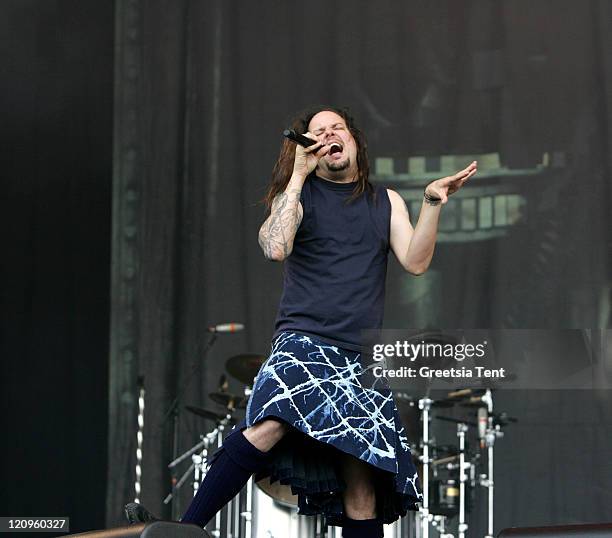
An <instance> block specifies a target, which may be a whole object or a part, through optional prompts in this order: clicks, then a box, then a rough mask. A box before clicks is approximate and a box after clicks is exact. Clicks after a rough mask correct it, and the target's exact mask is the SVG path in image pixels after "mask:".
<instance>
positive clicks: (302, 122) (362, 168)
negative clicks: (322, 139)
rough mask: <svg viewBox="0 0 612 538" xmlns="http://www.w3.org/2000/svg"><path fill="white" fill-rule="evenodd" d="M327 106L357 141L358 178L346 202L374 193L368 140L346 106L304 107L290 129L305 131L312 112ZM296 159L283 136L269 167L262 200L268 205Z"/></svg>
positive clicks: (321, 110) (324, 108)
mask: <svg viewBox="0 0 612 538" xmlns="http://www.w3.org/2000/svg"><path fill="white" fill-rule="evenodd" d="M324 110H328V111H330V112H335V113H336V114H338V116H340V117H341V118H342V119H344V121H345V122H346V125H347V127H348V129H349V131H350V133H351V134H352V135H353V138H354V139H355V143H356V145H357V181H356V182H355V183H356V185H355V189H354V190H353V193H352V195H351V197H350V198H349V200H348V202H351V201H353V200H354V199H355V198H357V197H358V196H359V195H361V194H363V193H364V192H366V191H367V192H369V193H372V194H373V193H374V187H373V186H372V184H371V183H370V181H369V176H370V163H369V161H368V151H367V143H366V139H365V136H364V134H363V133H362V132H361V130H360V129H359V128H358V127H357V126H356V125H355V120H354V119H353V117H352V116H351V115H350V114H349V112H348V109H346V108H337V107H334V106H324V105H315V106H312V107H309V108H307V109H306V110H303V111H301V112H299V113H298V114H297V116H295V118H294V119H293V121H292V122H291V129H295V131H296V132H297V133H300V134H304V133H305V132H306V131H308V124H309V123H310V120H311V119H312V118H313V116H314V115H315V114H318V113H319V112H323V111H324ZM294 159H295V144H294V143H293V142H291V141H290V140H288V139H286V138H285V139H283V142H282V144H281V151H280V156H279V157H278V160H277V161H276V164H275V165H274V168H273V169H272V178H271V181H270V186H269V187H268V192H267V193H266V196H265V197H264V199H263V200H262V202H264V203H265V204H266V206H267V207H268V209H270V207H271V206H272V201H273V200H274V198H275V196H276V195H277V194H278V193H280V192H283V191H284V190H285V189H286V188H287V184H288V183H289V179H291V173H292V172H293V161H294Z"/></svg>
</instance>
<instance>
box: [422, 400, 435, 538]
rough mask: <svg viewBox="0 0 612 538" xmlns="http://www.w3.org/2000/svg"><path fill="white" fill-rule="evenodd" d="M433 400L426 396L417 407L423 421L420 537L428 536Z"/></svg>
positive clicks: (425, 537) (426, 537) (427, 537)
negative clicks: (430, 436) (431, 412)
mask: <svg viewBox="0 0 612 538" xmlns="http://www.w3.org/2000/svg"><path fill="white" fill-rule="evenodd" d="M432 404H433V400H431V399H430V398H428V397H425V398H422V399H420V400H419V409H420V410H421V420H422V422H423V455H422V457H421V462H422V463H423V502H422V503H421V508H420V510H419V516H420V519H421V536H420V538H429V522H430V520H431V514H430V513H429V464H430V459H429V444H430V442H431V441H430V438H429V412H430V410H431V405H432Z"/></svg>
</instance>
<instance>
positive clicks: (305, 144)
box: [283, 129, 317, 148]
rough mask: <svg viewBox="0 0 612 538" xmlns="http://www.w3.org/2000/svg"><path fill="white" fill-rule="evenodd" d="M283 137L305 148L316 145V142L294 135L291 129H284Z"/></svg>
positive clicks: (297, 134)
mask: <svg viewBox="0 0 612 538" xmlns="http://www.w3.org/2000/svg"><path fill="white" fill-rule="evenodd" d="M283 136H285V137H287V138H288V139H289V140H291V141H292V142H295V143H296V144H299V145H300V146H302V147H304V148H307V147H308V146H312V145H313V144H316V143H317V141H316V140H313V139H312V138H308V137H307V136H304V135H301V134H299V133H296V132H295V131H294V130H293V129H285V130H284V131H283Z"/></svg>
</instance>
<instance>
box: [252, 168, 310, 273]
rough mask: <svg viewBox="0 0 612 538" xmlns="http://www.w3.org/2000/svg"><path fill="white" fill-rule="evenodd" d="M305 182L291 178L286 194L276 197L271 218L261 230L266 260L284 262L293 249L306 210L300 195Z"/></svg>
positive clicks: (261, 240) (262, 246)
mask: <svg viewBox="0 0 612 538" xmlns="http://www.w3.org/2000/svg"><path fill="white" fill-rule="evenodd" d="M303 184H304V181H303V180H302V179H300V178H299V177H295V176H291V179H290V180H289V183H288V185H287V188H286V189H285V192H281V193H279V194H277V195H276V198H274V201H273V202H272V208H271V210H270V216H269V217H268V218H267V219H266V221H265V222H264V223H263V225H262V226H261V228H260V229H259V245H260V246H261V249H262V250H263V253H264V256H265V257H266V259H268V260H271V261H278V262H280V261H283V260H284V259H285V258H286V257H287V256H289V254H291V250H292V249H293V240H294V238H295V233H296V232H297V229H298V227H299V226H300V222H302V217H303V215H304V210H303V208H302V204H301V203H300V193H301V192H302V186H303Z"/></svg>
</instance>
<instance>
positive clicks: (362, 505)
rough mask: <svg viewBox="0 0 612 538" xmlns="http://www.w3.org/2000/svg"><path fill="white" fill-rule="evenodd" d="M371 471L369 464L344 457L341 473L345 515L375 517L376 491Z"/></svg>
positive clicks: (355, 517) (354, 517)
mask: <svg viewBox="0 0 612 538" xmlns="http://www.w3.org/2000/svg"><path fill="white" fill-rule="evenodd" d="M372 471H373V470H372V468H371V466H370V465H368V464H367V463H365V462H363V461H360V460H358V459H357V458H354V457H352V456H350V457H345V458H344V461H343V466H342V475H343V478H344V481H345V482H346V490H345V491H344V496H343V501H344V509H345V511H346V515H347V516H348V517H350V518H351V519H371V518H375V517H376V491H375V487H374V473H373V472H372Z"/></svg>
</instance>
